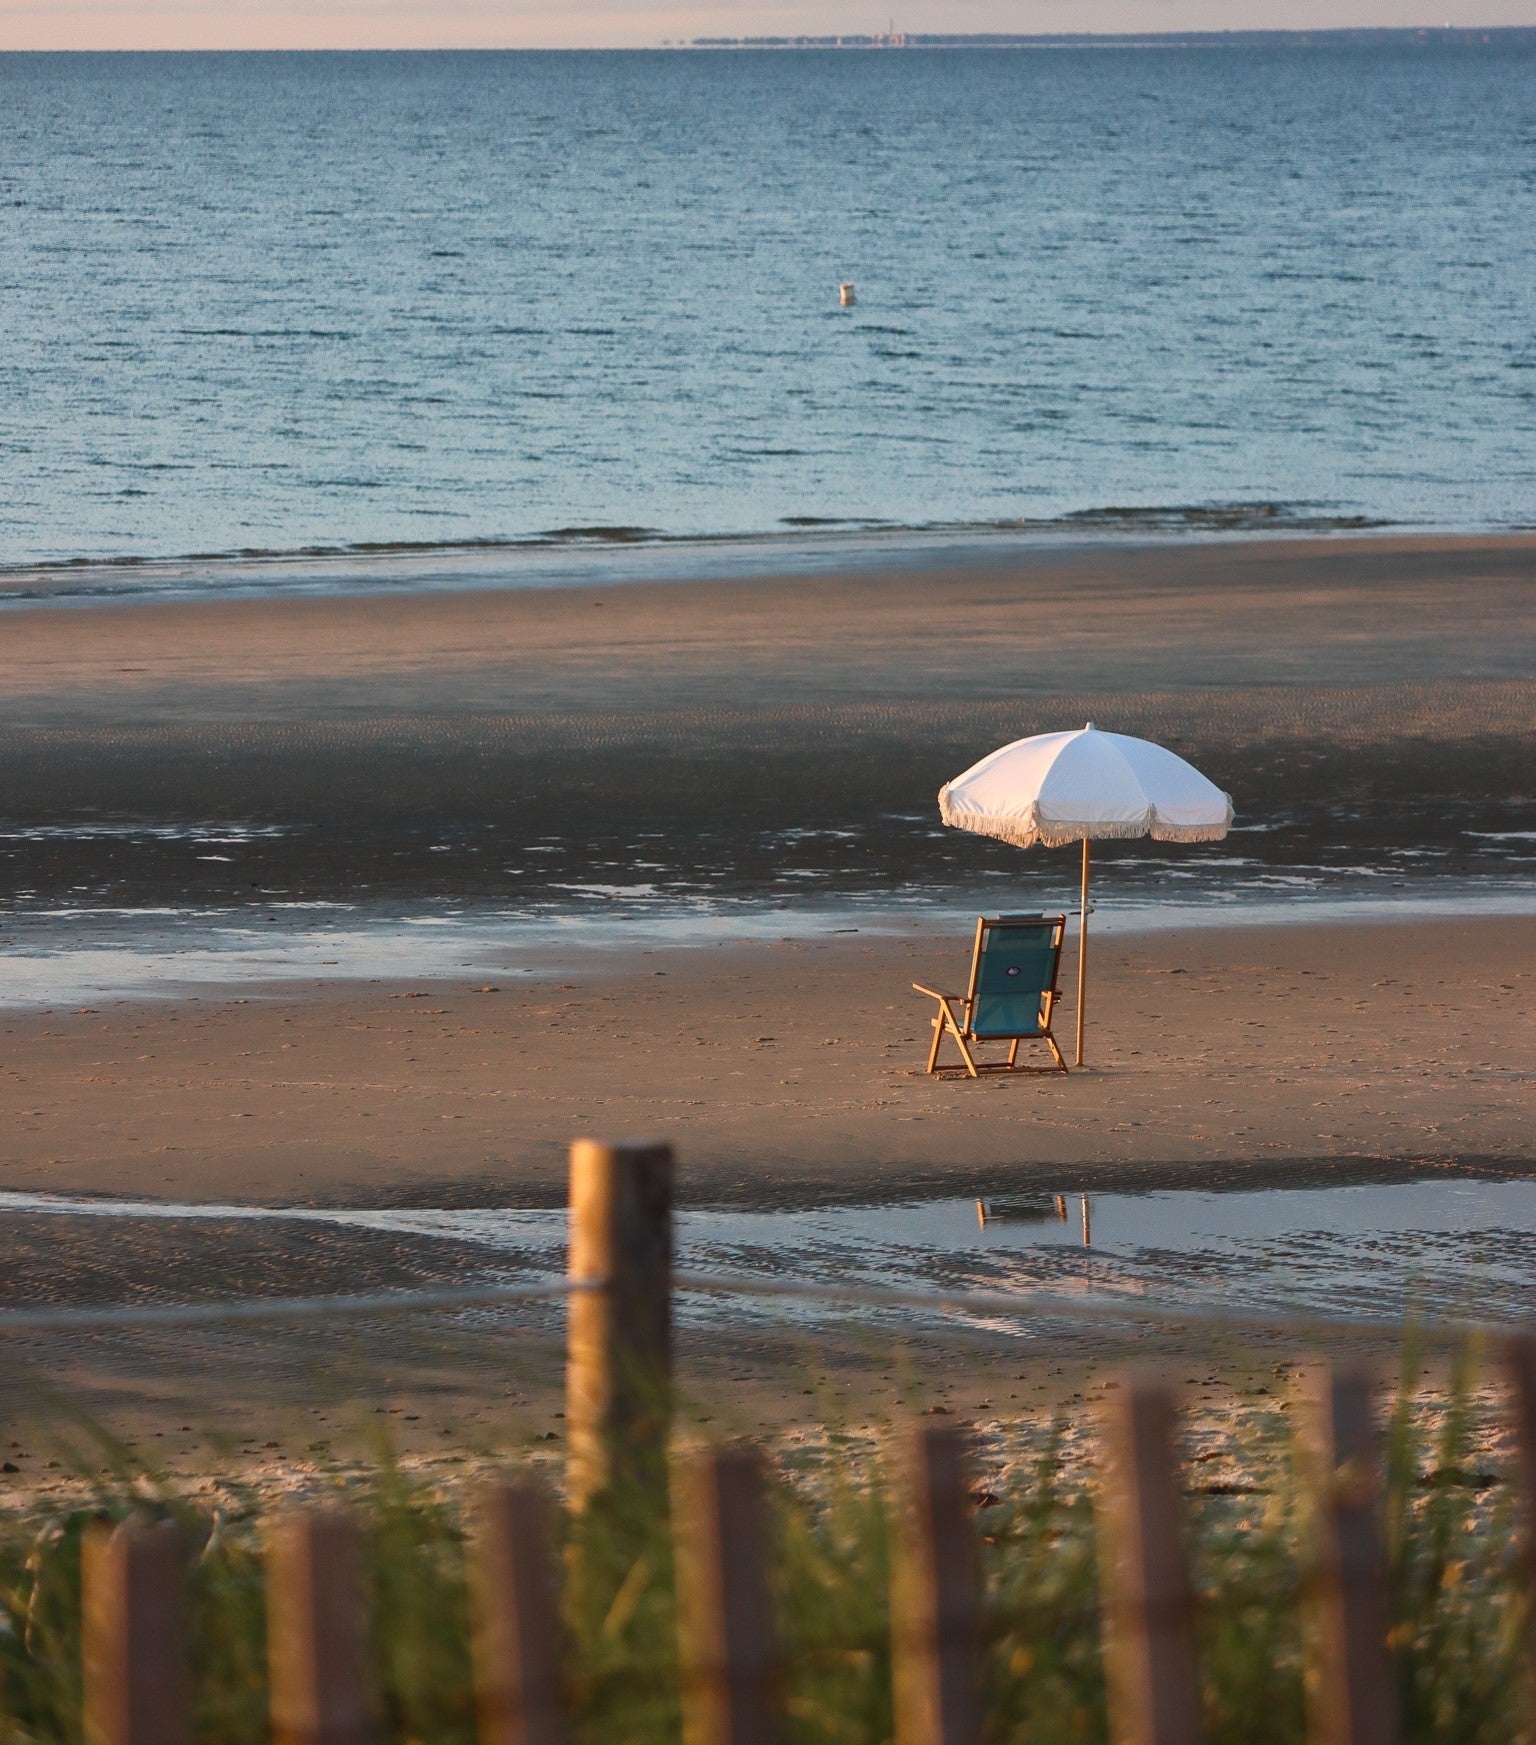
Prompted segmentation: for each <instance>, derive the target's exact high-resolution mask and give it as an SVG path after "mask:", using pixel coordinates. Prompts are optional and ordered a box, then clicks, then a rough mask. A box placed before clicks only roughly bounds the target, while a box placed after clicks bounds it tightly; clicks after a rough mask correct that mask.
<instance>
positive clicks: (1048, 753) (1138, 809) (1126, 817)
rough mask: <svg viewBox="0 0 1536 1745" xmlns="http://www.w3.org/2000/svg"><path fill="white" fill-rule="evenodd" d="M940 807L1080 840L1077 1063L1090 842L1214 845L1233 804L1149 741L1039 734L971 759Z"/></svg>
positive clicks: (1045, 837) (1089, 729)
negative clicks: (1131, 839) (1138, 839)
mask: <svg viewBox="0 0 1536 1745" xmlns="http://www.w3.org/2000/svg"><path fill="white" fill-rule="evenodd" d="M939 812H940V814H941V815H942V817H943V819H944V822H945V823H946V824H953V825H954V826H955V828H956V829H958V830H975V831H977V832H979V833H980V834H981V835H983V836H996V837H999V838H1000V839H1001V840H1002V841H1004V842H1013V843H1016V844H1017V845H1018V846H1019V847H1020V848H1029V847H1031V846H1032V845H1033V844H1034V843H1036V842H1043V843H1044V844H1045V845H1046V846H1047V847H1048V848H1059V847H1061V846H1062V845H1063V844H1065V843H1068V842H1081V843H1082V845H1083V898H1082V918H1081V921H1080V923H1079V927H1078V946H1077V1065H1079V1066H1081V1065H1082V1064H1083V996H1084V993H1085V992H1086V988H1087V973H1088V844H1089V843H1090V842H1091V841H1093V840H1094V839H1095V838H1098V839H1100V840H1103V839H1106V838H1115V837H1127V836H1150V837H1152V839H1153V840H1154V841H1156V842H1218V841H1220V839H1221V838H1222V837H1223V836H1225V835H1226V833H1227V830H1228V827H1229V826H1230V825H1231V823H1232V802H1231V800H1230V799H1229V798H1228V797H1227V795H1225V794H1224V793H1222V791H1221V789H1220V788H1218V787H1216V786H1215V784H1214V783H1212V782H1208V781H1207V780H1206V779H1205V777H1204V776H1203V775H1201V773H1200V772H1199V770H1197V769H1196V768H1195V767H1194V765H1193V764H1188V763H1185V761H1184V759H1183V758H1182V757H1176V756H1175V755H1174V754H1173V753H1172V752H1171V751H1168V750H1166V749H1165V748H1164V747H1163V746H1161V745H1154V744H1153V743H1152V742H1151V740H1149V739H1131V738H1129V737H1128V736H1127V735H1126V734H1123V733H1100V732H1098V731H1097V730H1096V729H1095V727H1094V725H1093V723H1092V722H1091V721H1090V722H1089V723H1088V725H1087V726H1086V727H1085V728H1083V730H1082V732H1080V733H1039V734H1036V735H1035V736H1034V737H1033V738H1032V739H1016V740H1014V742H1013V743H1012V744H1011V745H1005V746H1003V747H1002V748H1001V749H1000V750H998V751H994V752H993V753H992V754H991V755H990V756H988V757H984V758H983V759H982V760H981V762H980V763H977V764H972V765H971V767H970V768H969V769H968V770H967V771H966V772H965V774H964V775H963V776H956V777H955V779H954V781H952V782H948V783H946V784H945V786H944V787H942V788H941V789H940V790H939Z"/></svg>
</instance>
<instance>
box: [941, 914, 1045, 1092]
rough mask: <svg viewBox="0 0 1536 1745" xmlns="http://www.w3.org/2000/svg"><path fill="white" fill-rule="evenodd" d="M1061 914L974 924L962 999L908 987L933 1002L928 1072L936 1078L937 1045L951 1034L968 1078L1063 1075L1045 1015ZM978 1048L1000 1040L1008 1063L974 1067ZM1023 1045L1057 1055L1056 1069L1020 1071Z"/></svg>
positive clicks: (1006, 917)
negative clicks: (934, 1012) (1039, 1046)
mask: <svg viewBox="0 0 1536 1745" xmlns="http://www.w3.org/2000/svg"><path fill="white" fill-rule="evenodd" d="M1066 927H1067V918H1066V916H1065V915H999V916H997V917H996V918H995V919H992V920H988V919H987V917H986V916H985V915H983V916H982V917H981V918H980V919H979V920H978V921H977V923H976V949H975V951H974V952H973V953H972V955H971V983H970V986H969V987H968V988H967V989H966V992H965V995H964V997H963V998H962V996H961V995H959V994H941V993H939V992H938V990H937V989H936V988H925V987H924V986H923V985H922V983H921V982H913V984H912V986H913V987H914V988H915V989H916V990H917V992H918V993H920V994H926V995H927V996H928V998H929V999H930V1000H937V1001H938V1002H939V1010H938V1013H937V1015H936V1016H935V1017H934V1020H933V1047H932V1048H930V1049H929V1050H928V1070H929V1072H938V1071H940V1070H954V1069H952V1068H950V1069H941V1068H940V1066H939V1064H938V1061H939V1044H940V1043H941V1042H942V1041H943V1040H944V1038H945V1036H946V1035H949V1036H953V1037H954V1039H955V1042H956V1044H957V1045H958V1047H959V1049H960V1054H961V1057H962V1059H963V1060H964V1062H965V1070H966V1071H967V1072H968V1073H969V1074H970V1075H971V1077H972V1078H979V1077H980V1076H981V1074H982V1073H984V1072H1051V1071H1053V1070H1057V1071H1061V1072H1065V1071H1066V1070H1067V1063H1066V1061H1064V1060H1063V1059H1062V1057H1061V1050H1060V1049H1059V1048H1058V1047H1057V1046H1056V1038H1055V1037H1054V1036H1052V1034H1051V1013H1052V1012H1053V1011H1054V1009H1055V1006H1056V972H1057V970H1058V969H1059V968H1060V966H1061V939H1062V935H1063V934H1064V933H1065V932H1066ZM977 1042H1006V1043H1007V1044H1008V1045H1009V1046H1008V1058H1007V1060H1006V1061H1003V1060H991V1061H981V1062H978V1061H977V1060H976V1058H975V1056H974V1055H973V1054H972V1052H971V1049H972V1046H973V1045H974V1044H975V1043H977ZM1021 1042H1043V1043H1045V1044H1046V1046H1047V1047H1048V1048H1049V1049H1050V1051H1051V1053H1052V1054H1053V1055H1054V1056H1055V1057H1056V1066H1055V1068H1054V1069H1053V1068H1051V1067H1045V1066H1038V1067H1020V1066H1016V1065H1015V1064H1014V1063H1015V1062H1016V1061H1017V1060H1018V1058H1019V1044H1020V1043H1021Z"/></svg>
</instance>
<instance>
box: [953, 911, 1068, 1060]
mask: <svg viewBox="0 0 1536 1745" xmlns="http://www.w3.org/2000/svg"><path fill="white" fill-rule="evenodd" d="M1066 926H1067V918H1066V916H1065V915H997V916H994V917H992V918H991V919H988V917H987V916H985V915H983V916H982V917H981V919H980V920H979V921H977V923H976V951H975V955H974V956H973V957H972V959H971V986H970V990H969V993H968V994H967V1010H968V1013H969V1017H970V1022H969V1024H968V1025H967V1028H968V1029H969V1030H970V1032H971V1034H972V1035H973V1036H1038V1035H1040V1033H1041V1032H1042V1031H1043V1030H1044V1029H1045V1027H1046V1026H1047V1025H1048V1024H1049V1023H1050V1019H1051V1007H1052V1006H1053V1005H1054V1004H1055V1000H1056V975H1057V971H1058V969H1059V968H1060V965H1061V940H1062V935H1063V934H1064V933H1065V931H1066Z"/></svg>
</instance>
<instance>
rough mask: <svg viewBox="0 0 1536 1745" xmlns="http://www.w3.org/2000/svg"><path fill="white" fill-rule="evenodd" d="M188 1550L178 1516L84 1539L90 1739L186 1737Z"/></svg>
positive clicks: (124, 1743)
mask: <svg viewBox="0 0 1536 1745" xmlns="http://www.w3.org/2000/svg"><path fill="white" fill-rule="evenodd" d="M184 1565H185V1558H184V1552H183V1547H182V1539H181V1534H180V1532H179V1530H178V1529H177V1527H176V1525H175V1523H174V1522H172V1521H158V1522H155V1523H153V1524H151V1523H149V1522H147V1521H125V1522H123V1524H122V1525H121V1526H119V1527H116V1528H106V1527H98V1528H95V1529H93V1530H92V1531H90V1532H89V1533H87V1534H86V1537H85V1541H84V1543H83V1545H82V1547H81V1569H80V1587H81V1592H80V1599H81V1673H82V1683H83V1689H82V1698H83V1712H82V1724H83V1731H84V1736H85V1739H86V1741H87V1745H185V1741H186V1738H187V1733H188V1726H187V1669H186V1641H185V1635H184V1630H183V1589H184V1583H185V1567H184Z"/></svg>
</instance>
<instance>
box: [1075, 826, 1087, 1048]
mask: <svg viewBox="0 0 1536 1745" xmlns="http://www.w3.org/2000/svg"><path fill="white" fill-rule="evenodd" d="M1087 997H1088V838H1087V837H1086V836H1085V837H1084V838H1083V906H1082V910H1081V912H1080V914H1079V916H1078V923H1077V1059H1076V1060H1075V1061H1074V1062H1073V1065H1074V1066H1081V1065H1082V1064H1083V1002H1084V1000H1085V999H1086V998H1087Z"/></svg>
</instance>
